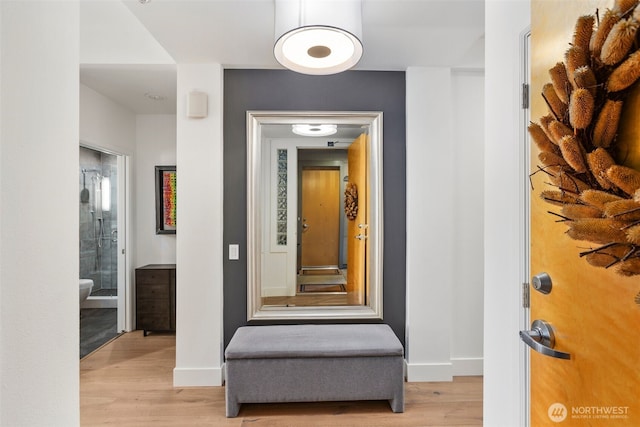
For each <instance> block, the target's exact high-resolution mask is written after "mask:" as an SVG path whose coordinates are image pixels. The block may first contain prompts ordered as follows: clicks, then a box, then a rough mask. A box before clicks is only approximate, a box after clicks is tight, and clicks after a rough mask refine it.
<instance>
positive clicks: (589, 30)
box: [573, 15, 595, 52]
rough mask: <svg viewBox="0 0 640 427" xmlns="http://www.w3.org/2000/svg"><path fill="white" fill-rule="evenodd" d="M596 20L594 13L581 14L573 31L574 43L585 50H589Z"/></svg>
mask: <svg viewBox="0 0 640 427" xmlns="http://www.w3.org/2000/svg"><path fill="white" fill-rule="evenodd" d="M594 21H595V18H594V17H593V15H584V16H581V17H579V18H578V20H577V21H576V28H575V30H574V32H573V45H574V46H579V47H580V48H581V49H582V50H584V51H585V52H588V51H589V43H590V42H591V35H592V34H593V23H594Z"/></svg>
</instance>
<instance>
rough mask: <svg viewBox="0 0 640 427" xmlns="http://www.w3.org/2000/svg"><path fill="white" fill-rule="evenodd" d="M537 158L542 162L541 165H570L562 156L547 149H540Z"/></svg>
mask: <svg viewBox="0 0 640 427" xmlns="http://www.w3.org/2000/svg"><path fill="white" fill-rule="evenodd" d="M538 160H540V163H542V165H543V166H545V167H549V166H561V167H566V168H568V167H570V166H569V163H567V162H566V161H565V160H564V159H563V158H562V156H559V155H557V154H556V153H550V152H548V151H542V152H540V153H539V154H538Z"/></svg>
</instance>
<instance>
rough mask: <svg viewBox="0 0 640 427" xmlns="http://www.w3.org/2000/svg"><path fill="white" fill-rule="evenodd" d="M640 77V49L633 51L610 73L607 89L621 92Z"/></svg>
mask: <svg viewBox="0 0 640 427" xmlns="http://www.w3.org/2000/svg"><path fill="white" fill-rule="evenodd" d="M638 78H640V50H637V51H635V52H633V53H632V54H631V55H629V57H628V58H627V59H626V60H625V61H624V62H623V63H622V64H620V65H619V66H618V67H617V68H616V69H615V70H613V72H612V73H611V74H610V75H609V79H608V80H607V90H608V91H609V92H619V91H621V90H624V89H626V88H628V87H629V86H631V85H632V84H634V83H635V82H636V81H637V80H638Z"/></svg>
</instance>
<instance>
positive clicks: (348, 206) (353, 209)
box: [344, 182, 358, 221]
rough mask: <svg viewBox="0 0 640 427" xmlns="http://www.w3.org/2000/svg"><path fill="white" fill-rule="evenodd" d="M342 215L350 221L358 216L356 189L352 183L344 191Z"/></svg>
mask: <svg viewBox="0 0 640 427" xmlns="http://www.w3.org/2000/svg"><path fill="white" fill-rule="evenodd" d="M344 213H345V215H346V216H347V218H348V219H349V220H350V221H353V220H355V219H356V216H357V215H358V187H356V185H355V184H354V183H352V182H348V183H347V186H346V188H345V190H344Z"/></svg>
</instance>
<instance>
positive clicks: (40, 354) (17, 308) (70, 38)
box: [0, 1, 80, 426]
mask: <svg viewBox="0 0 640 427" xmlns="http://www.w3.org/2000/svg"><path fill="white" fill-rule="evenodd" d="M78 8H79V5H78V2H77V1H66V2H55V3H52V2H25V1H13V2H11V1H2V2H0V15H1V22H0V34H1V40H2V45H1V47H0V54H1V61H0V63H1V65H2V69H1V72H0V82H1V83H0V86H1V87H2V99H1V100H0V102H1V106H2V107H1V112H2V118H1V121H2V129H1V130H0V140H1V144H0V150H1V154H0V161H1V163H0V185H1V188H0V206H1V209H0V210H1V211H2V216H1V218H0V219H1V224H0V230H1V232H2V239H1V240H0V295H1V297H0V303H1V306H0V328H1V329H0V363H1V364H0V384H1V387H2V394H1V395H0V425H3V426H38V425H56V426H74V425H79V423H80V415H79V409H78V408H79V405H78V401H79V353H78V351H79V313H78V310H79V307H78V256H79V253H78V223H79V217H78V191H77V189H78V185H77V183H78V155H79V152H78V129H79V123H78V114H79V104H78V99H79V89H78V79H79V76H78V64H79V57H78V51H79V48H78V46H79V35H78V31H79V30H78V28H79V12H78ZM36 28H37V31H36V30H34V29H36Z"/></svg>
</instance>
